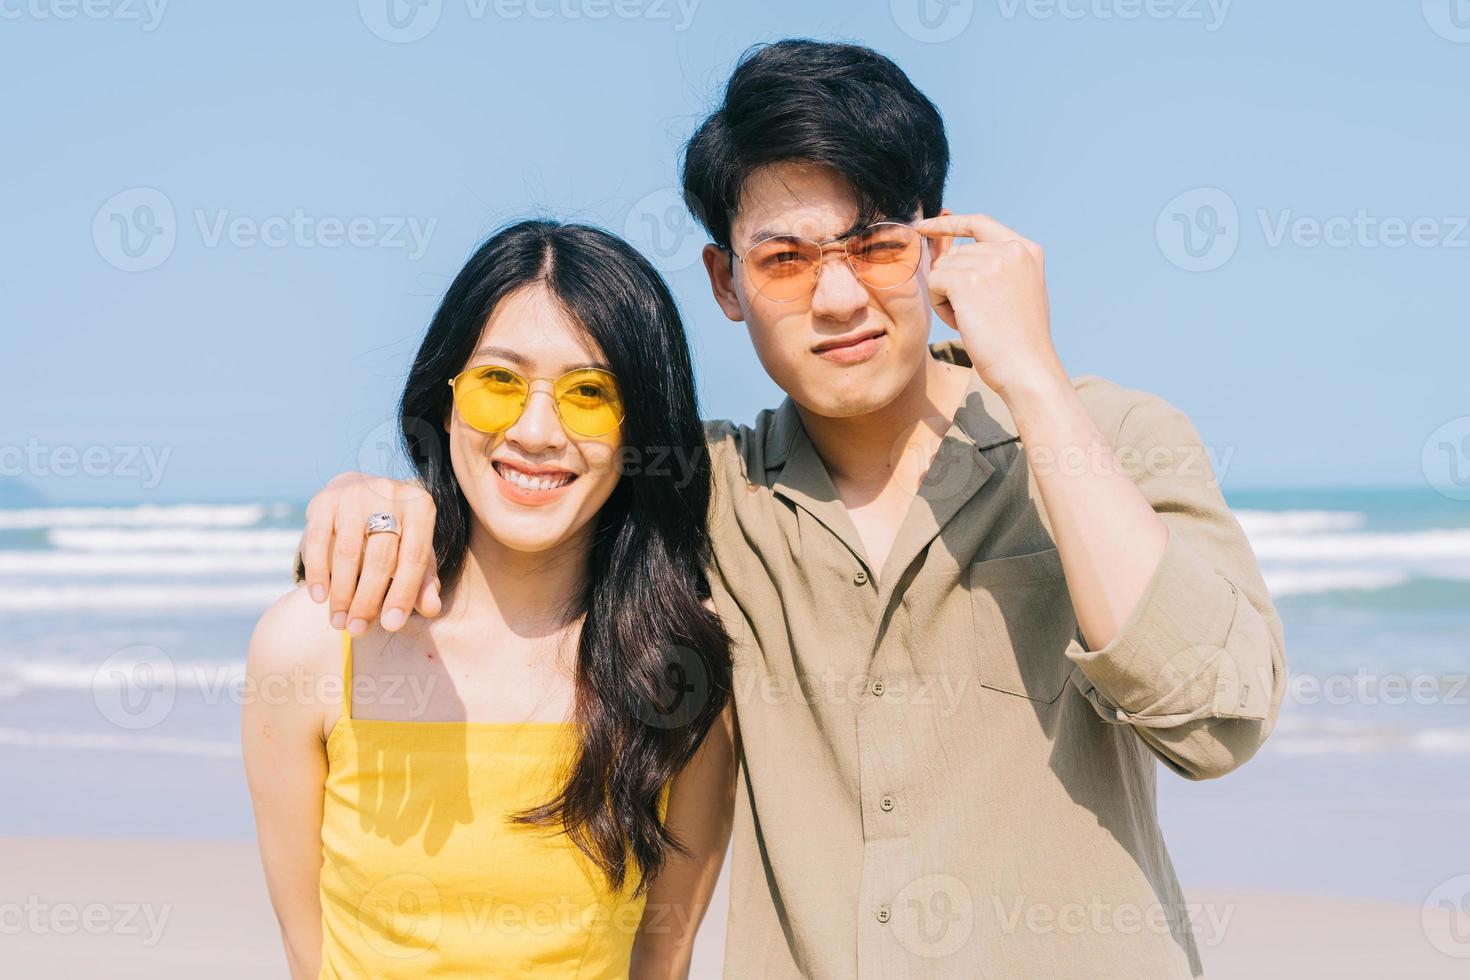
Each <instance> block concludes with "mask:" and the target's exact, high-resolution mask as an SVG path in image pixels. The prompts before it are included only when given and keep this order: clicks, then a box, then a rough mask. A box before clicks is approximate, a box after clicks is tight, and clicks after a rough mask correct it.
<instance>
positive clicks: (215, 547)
mask: <svg viewBox="0 0 1470 980" xmlns="http://www.w3.org/2000/svg"><path fill="white" fill-rule="evenodd" d="M46 537H47V539H48V540H49V541H50V542H51V546H52V547H54V548H64V549H70V550H76V551H216V552H217V551H264V552H274V553H276V554H284V555H285V558H284V559H283V561H282V565H281V567H282V568H287V567H289V566H288V565H287V564H286V563H287V562H289V561H290V558H291V555H292V554H293V553H294V552H295V550H296V545H297V543H298V542H299V541H300V540H301V530H300V529H299V528H298V529H295V530H292V529H289V528H260V529H258V530H253V531H210V530H183V529H172V528H166V529H153V528H148V529H136V530H135V529H131V528H126V529H125V528H96V529H92V528H86V529H81V528H77V529H72V528H53V529H51V530H50V531H48V532H47V534H46Z"/></svg>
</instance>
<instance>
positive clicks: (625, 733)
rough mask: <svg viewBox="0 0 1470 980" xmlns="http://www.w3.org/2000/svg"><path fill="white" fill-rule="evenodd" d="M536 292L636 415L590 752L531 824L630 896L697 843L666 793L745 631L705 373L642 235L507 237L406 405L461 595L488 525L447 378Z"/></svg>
mask: <svg viewBox="0 0 1470 980" xmlns="http://www.w3.org/2000/svg"><path fill="white" fill-rule="evenodd" d="M525 288H541V289H545V290H546V291H547V293H548V294H549V295H550V296H551V297H552V298H553V299H554V300H555V301H556V302H557V303H559V304H560V306H561V308H562V309H563V310H564V311H565V312H566V313H567V315H568V316H569V318H570V319H571V320H572V321H573V322H574V323H576V324H577V325H578V326H579V327H580V328H581V329H582V330H583V331H585V333H586V335H587V337H588V338H590V339H591V340H592V341H593V342H594V343H595V344H596V345H597V346H598V347H599V348H601V350H602V353H603V356H604V358H605V359H606V361H607V364H608V366H609V367H610V368H611V369H612V373H613V374H614V375H615V376H616V377H617V379H618V385H619V388H620V390H621V393H622V398H623V407H624V413H625V416H624V420H623V425H622V433H621V434H622V441H623V449H622V452H621V454H620V459H622V460H623V461H624V464H623V470H622V474H621V475H620V477H619V480H618V483H617V486H616V487H615V488H614V490H613V492H612V495H611V496H610V497H609V498H608V501H607V503H606V504H605V505H604V506H603V507H602V509H601V510H600V511H599V512H598V514H597V517H596V518H595V520H596V529H595V533H594V535H593V539H592V550H591V556H590V562H589V569H588V575H587V579H586V587H585V590H584V593H583V595H582V596H581V601H580V608H579V609H576V610H574V612H576V613H580V614H581V615H582V616H583V617H584V618H583V623H582V631H581V637H580V640H579V644H578V649H577V661H576V697H575V708H574V718H573V720H574V721H575V723H576V724H577V728H578V738H579V744H578V749H577V754H576V758H575V761H574V762H573V765H572V769H571V772H570V774H569V776H568V778H567V781H566V784H565V785H564V786H562V787H561V789H560V791H559V792H558V793H557V794H556V796H555V797H553V798H551V799H550V800H548V801H547V802H545V803H543V804H542V805H540V806H537V807H535V808H533V809H531V810H528V811H526V812H524V813H521V814H518V815H517V816H516V818H515V819H516V820H517V821H520V822H523V823H529V824H537V825H543V826H560V827H561V828H562V829H564V830H565V832H566V833H567V834H569V835H570V837H571V839H572V840H573V841H574V842H575V843H576V845H577V846H578V847H579V848H581V850H582V851H583V852H585V853H586V854H587V856H588V857H589V858H591V859H592V860H593V861H594V862H595V863H596V864H597V865H598V867H600V868H601V870H602V871H603V873H604V874H605V875H606V877H607V880H608V882H609V884H610V885H611V886H612V887H613V889H614V890H621V889H622V888H623V886H624V884H625V882H626V881H627V880H628V879H629V877H630V876H631V874H632V873H633V872H634V868H632V867H630V865H629V864H628V857H629V855H631V856H632V857H633V858H634V859H635V860H636V863H637V869H636V870H637V873H638V874H639V881H638V883H637V887H636V890H635V894H636V893H637V892H641V891H643V890H644V889H645V888H646V887H647V886H648V884H649V883H650V882H651V881H652V880H653V879H654V878H655V877H657V875H658V873H659V871H660V870H661V869H662V868H663V866H664V861H665V859H666V857H667V855H668V853H669V851H670V849H671V848H672V849H674V850H678V851H682V850H683V847H682V845H681V844H680V842H679V841H678V840H677V839H676V838H675V837H674V836H673V834H672V833H671V832H670V831H669V830H668V828H667V827H666V826H665V824H664V821H663V819H662V817H661V815H660V808H659V802H660V794H661V791H662V790H663V788H664V787H665V785H666V784H667V783H668V782H669V781H670V780H671V779H672V778H673V777H674V776H675V775H677V774H678V773H679V771H680V770H681V769H683V767H684V766H685V765H686V764H687V763H688V762H689V760H690V759H691V758H692V756H693V755H694V752H695V750H696V749H697V748H698V747H699V745H700V743H701V742H702V741H703V740H704V737H705V735H706V734H707V733H708V732H709V730H710V727H711V726H712V725H713V724H714V722H715V720H716V719H717V718H718V717H719V714H720V712H721V710H722V709H723V708H724V706H725V704H726V702H727V700H728V699H729V696H730V640H729V637H728V636H727V635H726V633H725V631H724V628H723V627H722V626H721V624H720V621H719V619H718V617H716V616H715V615H714V613H712V612H711V611H710V610H709V609H708V608H707V607H706V606H705V605H704V602H703V600H704V598H706V597H708V595H709V585H708V582H707V580H706V578H705V560H706V557H707V553H708V531H707V521H708V516H709V506H710V465H709V457H708V453H707V450H706V448H705V441H704V431H703V428H702V426H701V424H700V421H699V410H698V406H697V402H696V398H695V392H694V372H693V367H692V365H691V363H690V357H689V346H688V342H687V340H686V339H685V336H684V329H683V325H682V324H681V322H680V319H679V313H678V309H677V307H676V306H675V304H674V299H673V297H672V296H671V295H670V294H669V290H668V287H667V286H666V285H665V284H664V281H663V279H662V278H661V277H660V276H659V274H658V273H657V272H656V271H655V270H654V269H653V267H652V266H651V265H649V264H648V262H647V261H645V260H644V258H643V257H642V256H641V255H639V254H638V252H637V251H636V250H634V249H633V248H632V247H631V246H630V245H628V244H627V243H626V242H624V241H622V240H621V239H619V238H617V237H616V236H614V235H611V234H609V233H608V232H605V231H602V230H600V229H596V228H591V227H588V226H586V225H576V224H560V223H557V222H552V221H523V222H520V223H518V224H514V225H511V226H509V227H506V228H504V229H502V230H500V231H498V232H497V233H495V234H494V235H493V236H491V237H490V238H489V239H488V240H487V241H486V242H485V243H484V244H483V245H481V246H480V247H479V249H478V250H476V252H475V254H474V255H473V256H472V257H471V258H470V260H469V261H468V262H467V263H466V264H465V267H464V268H463V269H462V270H461V271H460V273H459V274H458V275H457V276H455V278H454V282H453V283H451V284H450V286H449V290H448V292H447V293H446V294H445V296H444V299H443V301H442V302H441V303H440V304H439V309H438V311H437V312H436V313H435V314H434V319H433V321H432V322H431V323H430V324H429V329H428V333H427V334H426V335H425V336H424V341H423V344H422V345H421V346H420V347H419V351H418V355H417V356H416V357H415V358H414V362H413V368H412V369H411V370H410V372H409V375H408V380H407V382H406V383H405V385H404V389H403V398H402V401H401V403H400V411H399V423H400V429H401V433H402V437H403V444H404V448H405V449H406V451H407V453H408V456H409V458H410V459H411V460H412V461H413V465H414V467H415V469H416V470H417V472H418V476H419V480H420V481H421V482H422V484H423V486H424V487H425V489H427V490H428V492H429V493H430V494H431V495H432V497H433V499H434V503H435V505H436V507H437V508H438V518H437V523H436V525H435V528H434V550H435V555H436V559H437V563H438V569H439V576H440V579H441V581H442V582H443V583H444V584H445V586H446V588H448V587H452V585H453V583H454V581H455V580H456V578H457V577H458V574H459V572H460V571H461V569H462V567H463V564H464V558H465V551H466V548H467V546H468V543H469V529H470V526H471V522H472V521H473V520H474V515H473V514H472V513H471V511H470V506H469V503H468V501H467V500H466V499H465V495H464V493H463V491H462V490H461V489H460V485H459V481H458V480H457V479H456V477H455V474H454V468H453V466H452V465H451V463H450V456H449V435H448V433H447V432H446V431H445V427H444V424H443V422H444V420H445V419H446V418H447V417H448V413H449V412H450V411H451V404H452V391H451V389H450V387H449V385H448V384H447V381H448V379H450V378H452V377H454V376H455V375H456V374H458V373H459V372H460V371H461V370H463V369H464V367H465V365H466V364H467V363H468V362H469V359H470V357H471V355H472V354H473V352H474V351H475V349H476V346H477V345H478V343H479V339H480V335H481V332H482V331H483V329H484V326H485V324H486V322H487V321H488V320H489V318H490V315H491V313H492V311H494V309H495V307H496V305H497V304H499V303H500V302H501V301H503V300H504V299H505V298H506V297H507V296H509V295H510V294H512V293H514V292H516V291H517V290H520V289H525ZM670 461H672V464H671V463H670ZM630 462H631V463H632V464H633V465H629V463H630ZM488 642H494V639H493V638H488Z"/></svg>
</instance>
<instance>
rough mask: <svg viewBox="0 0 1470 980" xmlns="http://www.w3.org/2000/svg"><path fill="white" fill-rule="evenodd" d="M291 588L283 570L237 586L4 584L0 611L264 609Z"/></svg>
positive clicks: (219, 610)
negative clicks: (267, 579) (270, 578)
mask: <svg viewBox="0 0 1470 980" xmlns="http://www.w3.org/2000/svg"><path fill="white" fill-rule="evenodd" d="M281 567H282V568H285V567H286V566H285V565H284V564H283V565H282V566H281ZM289 591H291V588H290V586H289V585H288V584H285V583H284V575H283V576H282V581H277V582H261V583H253V584H236V585H175V586H152V585H137V586H126V585H122V586H113V585H85V586H83V585H77V586H57V587H55V588H9V587H7V588H4V589H0V611H8V612H78V611H107V612H159V611H163V610H175V611H180V610H181V611H190V612H222V611H242V610H243V611H251V612H263V611H264V610H265V608H266V607H267V606H269V605H270V604H271V603H273V602H275V601H276V600H277V599H279V598H280V597H281V596H282V595H285V594H286V593H287V592H289Z"/></svg>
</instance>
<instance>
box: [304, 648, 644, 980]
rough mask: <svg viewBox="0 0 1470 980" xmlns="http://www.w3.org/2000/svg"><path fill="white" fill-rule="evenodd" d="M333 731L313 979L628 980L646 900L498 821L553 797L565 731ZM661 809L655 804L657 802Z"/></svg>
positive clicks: (463, 725) (395, 727) (346, 713)
mask: <svg viewBox="0 0 1470 980" xmlns="http://www.w3.org/2000/svg"><path fill="white" fill-rule="evenodd" d="M342 680H343V692H344V693H343V699H342V717H341V719H339V720H338V722H337V724H336V725H335V726H334V727H333V728H332V731H331V734H330V735H329V737H328V738H327V760H328V772H327V781H326V796H325V799H324V801H323V807H322V859H323V860H322V871H321V906H322V968H321V973H320V974H319V976H321V977H324V978H339V977H340V978H348V977H350V978H353V980H359V978H368V977H371V978H374V980H381V978H392V977H477V978H483V977H519V976H528V975H534V976H537V977H576V978H603V977H609V978H610V977H626V976H627V975H628V960H629V956H630V955H631V953H632V948H633V938H634V935H635V933H636V931H637V928H638V922H639V920H640V919H641V918H642V915H643V906H644V903H645V900H646V897H645V896H639V897H638V898H637V899H633V898H631V897H630V896H631V892H632V889H633V883H632V882H634V881H636V880H637V879H636V878H635V877H633V876H630V883H629V884H628V885H627V886H626V888H625V891H624V893H622V894H611V893H610V892H609V890H608V885H607V880H606V879H605V878H604V877H603V876H602V874H601V872H600V871H598V869H597V866H596V865H595V864H593V863H592V862H591V861H590V860H588V859H587V857H586V855H585V854H583V853H582V852H581V851H580V850H579V849H578V848H577V846H576V845H575V844H573V843H572V842H571V841H570V840H569V839H568V838H567V836H566V835H565V834H564V833H555V832H552V831H550V830H547V829H545V828H540V827H528V826H523V825H519V824H513V823H511V822H510V821H509V819H508V818H509V816H510V815H511V814H513V813H516V812H519V811H521V810H524V809H526V808H528V807H530V806H532V805H535V804H538V803H542V802H544V801H545V800H546V799H547V798H549V797H550V796H551V795H552V794H553V793H554V791H555V789H556V788H557V787H559V786H560V785H561V779H562V777H563V776H564V775H565V766H566V765H567V764H568V763H569V762H570V760H571V757H572V755H571V753H572V751H573V749H574V748H575V743H574V741H573V733H574V732H575V727H574V726H573V725H572V724H571V723H560V722H525V723H513V722H511V723H488V722H406V721H379V720H370V719H361V718H353V717H352V694H351V692H352V639H351V637H349V636H348V634H347V633H345V632H344V633H343V634H342ZM666 800H667V791H666V793H665V801H666Z"/></svg>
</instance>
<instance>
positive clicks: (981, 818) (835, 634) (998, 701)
mask: <svg viewBox="0 0 1470 980" xmlns="http://www.w3.org/2000/svg"><path fill="white" fill-rule="evenodd" d="M934 352H935V356H937V357H941V358H943V359H945V360H949V361H953V362H956V363H960V364H963V365H968V363H969V362H968V360H967V359H966V357H965V354H964V351H963V348H962V347H960V346H959V345H958V344H947V345H939V346H937V347H936V348H934ZM1076 385H1077V390H1078V392H1079V393H1080V395H1081V398H1082V400H1083V402H1084V403H1085V404H1086V406H1087V408H1088V411H1089V412H1090V414H1091V415H1092V417H1093V418H1094V420H1095V421H1096V422H1097V425H1098V427H1099V429H1100V430H1101V431H1102V432H1103V433H1104V434H1105V435H1106V436H1107V437H1108V438H1109V439H1110V440H1111V442H1112V445H1113V447H1114V456H1115V460H1116V464H1117V465H1120V466H1123V467H1125V468H1126V470H1127V472H1129V474H1130V475H1131V476H1132V477H1133V478H1134V480H1135V482H1136V483H1137V485H1138V487H1139V489H1140V490H1141V491H1142V492H1143V494H1144V495H1145V497H1147V499H1148V500H1149V501H1150V502H1151V503H1152V504H1153V507H1154V509H1155V511H1156V512H1158V514H1159V515H1160V517H1161V518H1162V519H1163V520H1164V522H1165V523H1166V524H1167V526H1168V532H1169V533H1168V543H1167V545H1166V547H1165V551H1164V556H1163V559H1162V561H1161V562H1160V565H1159V567H1158V569H1157V571H1156V572H1155V573H1154V576H1153V579H1152V581H1151V582H1150V584H1149V585H1148V587H1147V590H1146V592H1145V594H1144V596H1143V598H1142V599H1141V601H1140V602H1139V603H1138V605H1137V607H1136V608H1135V609H1134V610H1133V612H1132V614H1131V616H1130V618H1129V619H1128V621H1127V622H1126V623H1125V624H1124V626H1123V627H1122V629H1121V630H1120V631H1119V633H1118V635H1117V636H1116V637H1114V639H1113V640H1112V642H1110V643H1109V644H1108V645H1107V646H1106V647H1103V648H1102V649H1099V650H1089V649H1087V647H1086V645H1085V644H1084V642H1083V641H1082V638H1081V636H1080V633H1079V632H1078V629H1077V624H1076V620H1075V618H1074V615H1073V611H1072V607H1071V603H1070V600H1069V598H1068V594H1067V585H1066V581H1065V579H1064V578H1063V574H1062V566H1061V561H1060V558H1059V556H1058V553H1057V550H1056V545H1055V543H1054V541H1053V539H1052V537H1051V534H1050V531H1049V528H1048V521H1047V516H1046V512H1045V510H1044V508H1043V507H1042V504H1041V500H1040V497H1039V494H1038V492H1037V487H1036V484H1035V480H1034V475H1033V474H1032V472H1031V470H1030V467H1031V466H1032V465H1040V464H1038V463H1036V462H1035V461H1032V462H1028V460H1027V457H1026V456H1025V454H1024V453H1023V452H1022V449H1021V446H1020V444H1019V442H1018V439H1017V435H1016V430H1015V426H1014V423H1013V421H1012V419H1011V417H1010V415H1009V413H1008V412H1007V411H1006V409H1005V406H1004V404H1003V403H1002V402H1001V401H1000V399H999V398H998V397H997V396H996V395H995V394H994V393H993V392H991V391H989V390H988V389H987V388H985V386H984V385H983V384H982V383H981V382H980V379H979V377H978V375H976V376H974V377H973V379H972V382H971V386H970V391H969V393H968V397H967V400H966V401H965V403H964V404H963V406H962V407H961V408H960V409H959V410H958V412H956V414H955V417H954V419H953V424H952V425H951V426H950V427H949V430H948V432H947V433H946V434H945V436H944V438H943V441H942V442H941V444H940V446H939V449H938V451H937V454H936V456H935V459H934V462H933V464H932V465H931V466H930V468H929V471H928V474H927V475H926V477H925V478H924V481H923V483H922V485H921V486H920V487H919V488H918V495H917V497H916V499H915V500H914V503H913V505H912V507H911V508H910V510H909V513H908V515H907V517H906V519H905V521H904V523H903V525H902V528H901V530H900V531H899V533H898V537H897V540H896V541H895V543H894V545H893V549H892V552H891V553H890V555H889V557H888V559H887V564H886V565H885V567H883V568H882V569H877V568H872V567H869V566H868V565H867V563H866V561H865V559H864V557H863V549H862V546H861V543H860V541H859V539H858V536H857V533H856V531H855V529H854V527H853V525H852V522H851V520H850V518H849V517H848V515H847V512H846V510H845V509H844V507H843V505H842V503H841V502H840V501H839V499H838V497H837V494H836V492H835V491H834V489H833V486H832V482H831V479H830V478H829V476H828V474H827V471H826V469H825V467H824V466H823V464H822V461H821V459H820V458H819V457H818V456H817V453H816V451H815V449H814V448H813V446H812V444H811V442H810V441H809V440H808V438H807V436H806V433H805V430H804V429H803V426H802V423H801V420H800V417H799V416H798V414H797V412H796V409H795V406H794V405H793V404H792V403H791V402H790V401H789V400H788V401H787V402H786V403H784V404H783V405H782V406H781V407H780V408H778V409H776V410H775V411H768V412H763V413H761V415H760V416H759V417H758V418H757V419H756V422H755V424H754V425H753V426H736V425H733V424H731V423H728V422H715V423H710V424H709V427H708V428H709V441H710V447H711V452H712V458H713V464H714V469H715V484H716V508H715V516H714V521H713V525H712V533H713V541H714V564H715V568H716V573H717V574H715V575H714V576H712V579H713V583H712V584H713V588H714V593H715V601H716V604H717V606H718V608H719V610H720V612H721V614H722V616H723V617H724V619H725V621H726V624H727V627H728V628H729V629H730V631H731V634H732V635H733V637H734V638H735V642H736V648H735V698H736V713H737V718H738V721H739V731H740V740H741V761H742V767H741V777H740V788H739V796H738V802H737V813H736V818H735V843H734V865H733V867H732V869H731V876H732V877H731V906H730V918H729V924H728V934H727V940H726V959H725V973H726V975H727V976H730V977H736V978H753V980H754V978H759V980H780V978H787V977H790V978H797V977H812V978H821V980H827V978H831V980H837V978H852V977H858V978H875V977H916V978H918V977H922V978H940V977H965V978H974V977H987V978H1011V977H1014V978H1024V980H1038V978H1074V977H1075V978H1088V980H1094V978H1113V977H1130V978H1133V977H1138V978H1149V980H1154V978H1175V977H1191V976H1199V975H1202V969H1201V965H1200V959H1199V955H1198V952H1197V949H1196V944H1195V941H1194V939H1193V936H1192V934H1191V920H1192V918H1193V915H1192V912H1193V911H1194V910H1191V909H1189V908H1187V907H1186V905H1185V902H1184V898H1183V896H1182V893H1181V891H1180V887H1179V884H1178V881H1177V880H1176V878H1175V875H1174V871H1173V868H1172V866H1171V864H1170V861H1169V855H1168V852H1167V850H1166V849H1165V847H1164V841H1163V838H1162V836H1161V834H1160V831H1159V826H1158V822H1157V819H1156V814H1155V774H1156V771H1157V768H1158V767H1157V765H1156V760H1158V761H1162V762H1163V764H1164V766H1165V767H1167V768H1168V769H1171V770H1173V771H1175V772H1177V773H1180V774H1182V775H1184V776H1186V777H1188V778H1191V779H1205V778H1210V777H1214V776H1219V775H1222V774H1224V773H1226V772H1228V771H1229V770H1231V769H1233V768H1234V767H1235V766H1238V765H1240V764H1241V763H1242V762H1244V761H1245V760H1246V759H1248V758H1249V757H1250V756H1251V755H1252V754H1253V753H1254V752H1255V751H1256V749H1257V748H1258V747H1259V746H1260V745H1261V743H1262V741H1263V740H1264V739H1265V737H1266V735H1267V734H1268V733H1269V731H1270V729H1271V727H1272V725H1273V724H1274V722H1275V719H1276V715H1277V712H1278V711H1279V708H1280V704H1281V698H1282V694H1283V689H1284V684H1285V679H1286V672H1285V663H1284V655H1283V647H1282V635H1281V625H1280V621H1279V620H1278V618H1277V616H1276V613H1275V611H1274V609H1273V608H1272V605H1271V601H1270V599H1269V597H1268V595H1267V592H1266V588H1265V585H1264V583H1263V582H1262V579H1261V575H1260V572H1259V570H1258V568H1257V565H1256V562H1255V559H1254V556H1253V555H1252V553H1251V549H1250V546H1249V545H1248V544H1247V542H1246V539H1245V536H1244V534H1243V533H1242V532H1241V529H1240V526H1239V525H1238V524H1237V523H1236V521H1235V519H1234V518H1233V517H1232V516H1231V514H1230V512H1229V510H1228V509H1227V507H1226V505H1225V502H1224V500H1223V498H1222V497H1221V494H1220V492H1219V489H1218V487H1217V486H1216V484H1215V479H1214V476H1213V474H1212V472H1211V468H1210V464H1209V461H1208V459H1207V457H1206V454H1205V452H1204V450H1203V449H1202V447H1201V444H1200V440H1199V437H1198V435H1197V434H1196V433H1195V431H1194V429H1193V427H1192V426H1191V425H1190V423H1189V421H1188V420H1187V419H1186V418H1185V416H1184V415H1182V414H1181V413H1180V412H1178V411H1177V410H1175V409H1173V408H1172V407H1170V406H1169V405H1168V404H1166V403H1165V402H1163V401H1162V400H1160V399H1158V398H1156V397H1154V396H1151V395H1147V394H1144V393H1141V392H1136V391H1130V390H1127V389H1124V388H1121V387H1119V386H1117V385H1114V384H1111V383H1109V382H1107V381H1103V380H1101V379H1097V378H1082V379H1079V380H1078V381H1077V382H1076ZM1055 465H1069V464H1068V463H1067V461H1065V460H1058V461H1055ZM1071 465H1078V461H1073V462H1072V464H1071ZM1080 465H1101V464H1099V463H1096V462H1095V461H1094V462H1088V461H1085V460H1084V461H1081V462H1080Z"/></svg>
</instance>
